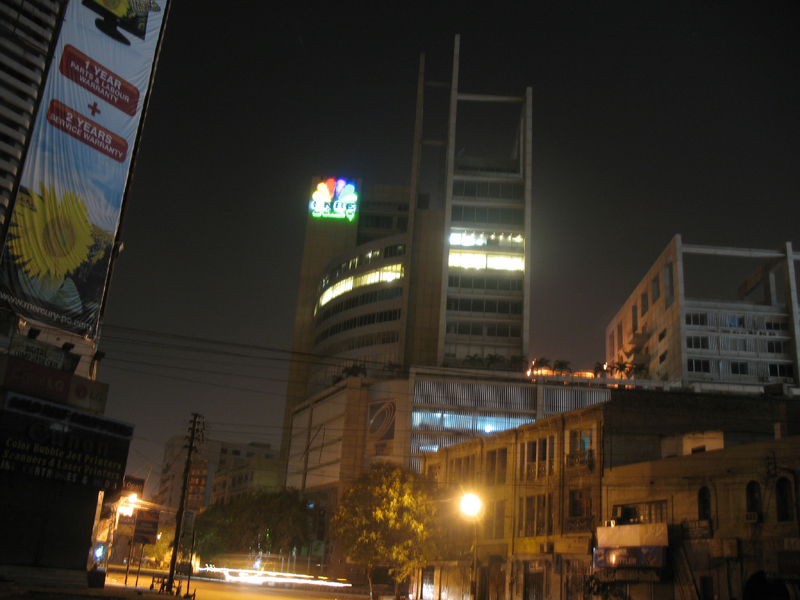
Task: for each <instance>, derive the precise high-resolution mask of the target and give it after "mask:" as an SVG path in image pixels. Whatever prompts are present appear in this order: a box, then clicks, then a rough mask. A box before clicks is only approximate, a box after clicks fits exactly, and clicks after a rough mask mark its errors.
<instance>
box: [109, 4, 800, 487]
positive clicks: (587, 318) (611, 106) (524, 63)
mask: <svg viewBox="0 0 800 600" xmlns="http://www.w3.org/2000/svg"><path fill="white" fill-rule="evenodd" d="M283 4H284V6H282V7H276V6H277V5H276V3H272V2H255V1H253V0H242V1H241V2H237V3H234V4H230V5H229V4H226V3H216V4H213V5H212V4H201V3H196V2H176V3H175V5H174V6H173V7H172V9H171V10H170V13H169V21H168V24H167V29H166V35H165V40H164V45H163V49H162V52H161V57H160V61H159V64H158V68H157V73H156V78H155V84H154V89H153V94H152V100H151V104H150V107H149V112H148V114H147V118H146V121H145V127H144V134H143V138H142V143H141V146H140V148H139V154H138V158H137V161H136V165H135V171H134V178H133V185H132V189H131V193H130V196H129V199H128V204H127V213H126V217H125V222H124V229H123V241H124V244H125V247H124V251H123V252H122V254H121V256H120V258H119V260H118V261H117V263H116V268H115V272H114V277H113V280H112V283H111V287H110V296H109V301H108V307H107V311H106V316H105V321H104V327H103V330H102V333H101V337H100V349H101V350H104V351H105V352H106V354H107V356H106V358H105V359H104V361H103V362H102V363H101V365H100V370H99V373H100V378H101V379H103V380H104V381H107V382H108V383H109V384H110V385H111V388H110V393H109V400H108V407H107V414H108V415H109V416H112V417H116V418H119V419H123V420H126V421H129V422H133V423H135V424H136V426H137V437H136V439H135V442H134V445H133V450H132V452H131V456H130V460H129V472H135V473H137V474H138V475H141V476H144V475H147V473H148V471H149V469H151V468H152V473H153V474H154V475H155V476H157V475H158V472H159V471H160V464H161V451H162V450H161V449H162V445H163V443H164V441H165V440H166V438H167V437H169V436H170V435H173V434H177V433H184V432H185V431H186V428H187V426H188V421H189V419H190V416H191V413H192V412H198V413H201V414H203V415H204V416H205V418H206V421H207V423H208V426H207V435H209V436H211V437H214V438H217V439H230V440H241V441H250V440H256V441H272V442H273V443H275V444H277V443H278V440H279V435H280V433H279V431H280V423H281V419H282V414H283V391H284V389H285V383H284V380H285V377H286V372H287V370H286V358H287V351H288V349H289V348H290V343H291V331H292V323H293V320H294V307H295V299H296V293H297V284H298V271H299V266H300V254H301V251H302V244H303V227H304V222H305V212H306V208H307V201H308V198H307V196H308V187H309V182H310V178H311V176H313V175H323V176H346V177H349V178H353V179H354V178H362V179H363V180H365V181H366V182H371V183H376V182H377V183H397V184H407V183H408V182H409V179H410V172H411V142H412V135H413V124H414V107H415V99H416V98H415V95H416V80H417V70H418V66H419V55H420V53H421V52H425V53H426V55H427V60H428V63H429V67H430V69H431V70H433V71H435V72H436V73H441V75H440V78H442V79H446V78H447V77H449V68H450V62H451V60H452V48H453V40H454V35H455V34H456V33H460V34H461V71H460V74H461V77H460V80H461V84H460V89H461V91H463V92H476V93H491V94H495V93H496V94H512V95H521V94H522V93H524V90H525V88H526V87H529V86H530V87H532V89H533V117H534V122H533V134H534V140H533V144H534V156H533V158H534V165H533V167H534V189H533V233H534V236H533V239H532V240H531V241H530V243H531V247H532V264H531V265H530V266H531V269H532V281H533V289H532V302H533V307H532V308H533V310H532V337H531V354H532V355H534V356H547V357H549V358H550V359H551V360H553V359H564V360H569V361H571V363H572V366H573V368H576V369H578V368H591V367H592V366H593V365H594V363H595V361H597V360H602V359H603V358H604V350H603V348H604V341H603V340H604V331H605V327H606V325H607V324H608V322H609V321H610V320H611V318H612V317H613V315H614V314H615V312H616V311H617V310H618V308H619V307H620V306H621V305H622V303H623V302H624V301H625V299H626V298H627V297H628V295H629V294H630V293H631V291H632V290H633V288H634V286H635V285H636V284H637V283H638V281H639V280H640V279H641V277H642V276H643V275H644V274H645V271H646V270H647V269H648V268H649V267H650V265H651V264H652V263H653V262H654V261H655V259H656V258H657V257H658V255H659V254H660V252H661V251H662V250H663V249H664V247H665V246H666V245H667V243H668V242H669V240H670V239H671V238H672V236H674V235H675V234H676V233H680V234H682V235H683V239H684V242H685V243H690V244H703V245H722V246H734V247H748V248H777V247H778V246H779V245H781V244H783V243H784V242H787V241H791V242H793V243H794V244H795V247H796V248H800V235H798V234H800V231H798V224H800V207H799V206H798V192H799V191H800V165H799V164H798V157H799V155H800V153H799V151H800V118H799V117H798V107H800V95H799V94H798V81H799V80H800V77H799V75H800V73H798V66H799V65H800V62H799V61H800V42H799V41H798V40H799V39H800V38H799V37H798V36H797V31H798V30H800V19H799V18H798V16H800V11H799V10H798V5H797V3H794V2H773V3H766V4H765V3H759V2H738V3H710V2H703V1H697V0H693V1H691V2H684V1H674V0H673V1H670V2H645V3H642V2H615V1H609V2H583V1H579V2H557V3H549V4H550V6H539V4H540V3H528V4H530V5H531V6H529V7H528V8H526V9H524V10H519V9H514V10H506V9H503V8H497V6H496V4H498V3H495V4H492V5H491V6H492V8H491V9H490V8H489V6H490V4H489V3H480V6H481V8H479V7H478V6H477V3H471V2H460V3H452V4H448V5H447V7H445V5H444V4H441V3H438V2H433V3H430V4H432V5H433V6H431V7H428V8H423V9H414V10H412V9H411V8H410V5H411V4H412V3H400V2H385V3H377V2H376V3H370V4H366V3H339V2H327V3H324V4H323V3H319V4H318V3H313V2H294V3H283ZM406 4H408V5H409V6H406ZM413 4H417V3H413ZM499 4H503V3H499ZM509 4H510V3H509ZM513 4H515V5H517V4H519V3H513ZM228 6H235V10H231V9H230V8H228ZM367 7H368V8H367ZM455 7H457V9H458V13H457V14H451V12H450V11H451V10H452V9H453V8H455ZM437 69H439V70H438V71H437ZM504 133H505V132H504ZM187 338H194V339H187ZM203 340H217V341H221V342H226V344H223V345H218V344H209V343H204V342H203ZM218 373H222V374H218Z"/></svg>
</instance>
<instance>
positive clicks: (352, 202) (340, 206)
mask: <svg viewBox="0 0 800 600" xmlns="http://www.w3.org/2000/svg"><path fill="white" fill-rule="evenodd" d="M357 202H358V194H356V186H355V185H353V184H352V183H348V182H347V181H345V180H344V179H338V180H337V179H332V178H331V179H328V180H327V181H321V182H320V183H319V184H318V185H317V189H316V191H315V192H314V193H313V194H312V195H311V204H310V210H311V216H312V217H317V218H326V219H347V220H348V221H352V220H353V219H354V218H355V216H356V204H357Z"/></svg>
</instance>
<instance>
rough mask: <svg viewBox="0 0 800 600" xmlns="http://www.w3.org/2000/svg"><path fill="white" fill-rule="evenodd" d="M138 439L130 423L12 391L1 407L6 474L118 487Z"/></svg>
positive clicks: (2, 470) (0, 452)
mask: <svg viewBox="0 0 800 600" xmlns="http://www.w3.org/2000/svg"><path fill="white" fill-rule="evenodd" d="M132 437H133V425H130V424H128V423H123V422H122V421H116V420H113V419H109V418H107V417H100V416H98V415H94V414H91V413H87V412H84V411H81V410H75V409H73V408H70V407H69V406H65V405H63V404H55V403H53V402H47V401H45V400H41V399H39V398H33V397H30V396H24V395H22V394H17V393H13V392H10V393H8V394H7V395H6V397H5V400H4V401H3V403H2V405H0V474H14V475H15V476H19V477H33V478H37V479H42V478H43V479H50V480H53V481H61V482H64V483H67V484H74V485H78V486H84V487H89V488H92V489H97V490H101V489H102V490H114V489H118V488H119V487H120V486H121V485H122V482H123V476H124V474H125V465H126V463H127V461H128V448H129V446H130V440H131V439H132Z"/></svg>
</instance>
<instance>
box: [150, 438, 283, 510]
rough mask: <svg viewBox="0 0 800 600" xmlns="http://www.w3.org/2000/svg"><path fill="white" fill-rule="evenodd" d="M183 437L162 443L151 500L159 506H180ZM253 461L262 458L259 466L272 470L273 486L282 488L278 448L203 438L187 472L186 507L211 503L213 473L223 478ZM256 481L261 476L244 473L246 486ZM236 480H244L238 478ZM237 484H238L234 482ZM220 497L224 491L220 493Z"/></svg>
mask: <svg viewBox="0 0 800 600" xmlns="http://www.w3.org/2000/svg"><path fill="white" fill-rule="evenodd" d="M186 442H187V441H186V438H185V437H183V436H180V435H176V436H173V437H171V438H170V439H169V440H168V441H167V443H166V445H165V446H164V467H163V469H162V471H161V478H160V480H159V486H158V492H157V493H156V495H155V498H154V502H155V503H156V504H160V505H163V506H169V507H172V508H175V509H177V508H178V506H179V505H180V498H181V490H182V487H183V479H184V470H185V467H186V445H187V443H186ZM253 460H260V461H262V462H261V463H259V464H261V466H262V468H264V469H267V465H270V466H269V470H271V471H272V472H273V473H274V478H273V481H274V485H273V489H275V490H277V489H280V488H281V487H283V473H284V472H285V468H286V467H285V464H286V463H285V461H281V459H280V458H279V457H278V451H277V450H275V449H273V448H272V447H271V446H270V445H269V444H261V443H257V442H250V443H248V444H237V443H233V442H222V441H219V440H214V439H206V440H204V441H203V443H202V444H200V445H199V446H198V447H197V453H196V454H195V456H194V457H193V458H192V468H191V470H190V472H189V487H188V489H187V493H186V508H187V509H189V510H193V511H200V510H203V509H204V508H206V507H207V506H209V505H210V504H212V496H213V485H214V481H215V477H216V476H217V473H219V472H223V474H224V475H223V476H224V477H226V478H227V477H228V475H227V474H225V473H228V472H230V471H231V470H235V469H240V468H246V467H247V465H248V464H251V463H252V464H253V465H255V464H256V463H253V462H252V461H253ZM256 481H258V482H261V481H262V479H261V477H260V476H259V478H256V477H255V475H254V476H253V478H252V479H250V478H249V476H248V481H247V482H246V484H247V486H250V487H255V483H256ZM240 483H245V482H243V481H241V482H240ZM237 485H239V484H237ZM247 486H240V487H239V488H238V490H237V491H238V492H239V493H241V492H242V491H243V490H244V489H245V487H247ZM222 496H223V497H224V496H225V494H224V493H223V494H222Z"/></svg>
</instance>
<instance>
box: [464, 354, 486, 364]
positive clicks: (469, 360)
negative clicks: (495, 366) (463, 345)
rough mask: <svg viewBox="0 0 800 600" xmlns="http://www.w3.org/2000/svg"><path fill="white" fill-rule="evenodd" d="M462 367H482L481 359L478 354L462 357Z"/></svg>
mask: <svg viewBox="0 0 800 600" xmlns="http://www.w3.org/2000/svg"><path fill="white" fill-rule="evenodd" d="M464 365H465V366H467V367H482V366H483V357H482V356H481V355H480V354H470V355H469V356H465V357H464Z"/></svg>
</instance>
